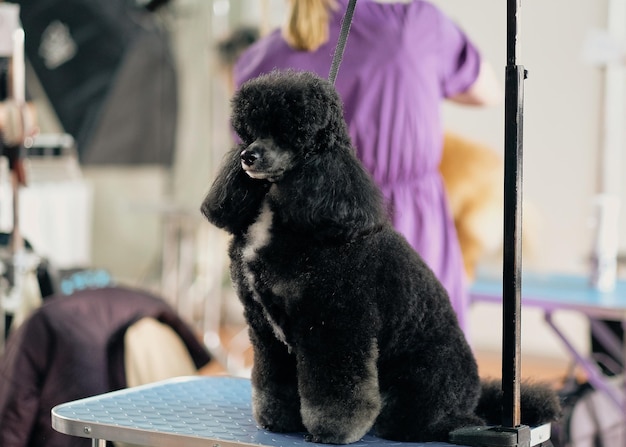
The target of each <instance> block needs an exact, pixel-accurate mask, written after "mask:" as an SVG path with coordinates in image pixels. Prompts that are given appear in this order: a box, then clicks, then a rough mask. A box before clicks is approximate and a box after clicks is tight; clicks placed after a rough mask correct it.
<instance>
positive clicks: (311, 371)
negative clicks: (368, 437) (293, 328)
mask: <svg viewBox="0 0 626 447" xmlns="http://www.w3.org/2000/svg"><path fill="white" fill-rule="evenodd" d="M344 340H345V339H344ZM377 361H378V349H377V344H376V342H375V340H374V339H370V340H369V341H365V344H364V345H362V346H360V347H358V348H356V349H355V346H354V345H348V344H345V345H342V339H341V338H337V339H335V340H333V341H332V342H330V343H329V344H326V346H317V347H312V350H311V351H309V352H306V353H304V355H299V356H298V375H299V383H300V398H301V412H302V420H303V422H304V425H305V427H306V429H307V431H308V432H309V435H308V437H307V440H309V441H313V442H319V443H325V444H349V443H352V442H356V441H358V440H359V439H361V438H362V437H363V436H364V435H365V434H366V433H367V432H368V430H369V429H370V428H371V427H372V425H373V424H374V422H375V420H376V417H377V416H378V414H379V413H380V409H381V405H382V404H381V399H380V393H379V388H378V372H377Z"/></svg>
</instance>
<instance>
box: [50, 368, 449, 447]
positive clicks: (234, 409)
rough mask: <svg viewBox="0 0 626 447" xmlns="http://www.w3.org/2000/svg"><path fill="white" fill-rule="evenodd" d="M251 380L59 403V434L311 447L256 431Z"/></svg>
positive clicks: (370, 440) (169, 385)
mask: <svg viewBox="0 0 626 447" xmlns="http://www.w3.org/2000/svg"><path fill="white" fill-rule="evenodd" d="M250 400H251V387H250V381H249V380H248V379H239V378H232V377H181V378H177V379H170V380H166V381H163V382H157V383H155V384H150V385H144V386H140V387H136V388H129V389H125V390H120V391H115V392H112V393H107V394H102V395H99V396H94V397H89V398H86V399H81V400H77V401H73V402H68V403H65V404H61V405H58V406H56V407H54V408H53V409H52V426H53V428H54V429H55V430H57V431H59V432H61V433H65V434H68V435H73V436H81V437H86V438H92V439H106V440H109V441H121V442H129V443H135V444H141V445H147V446H153V447H170V446H172V447H196V446H198V447H207V446H209V447H233V446H242V445H253V446H259V445H263V446H271V447H300V446H306V447H311V446H314V445H315V444H312V443H309V442H306V441H304V434H303V433H293V434H277V433H271V432H268V431H265V430H262V429H260V428H258V427H257V425H256V424H255V422H254V420H253V418H252V410H251V402H250ZM351 445H352V446H354V447H370V446H377V447H392V446H398V445H402V446H404V447H417V446H425V445H428V446H429V447H443V446H450V445H451V444H445V443H428V444H420V443H399V442H394V441H387V440H384V439H380V438H377V437H374V436H371V435H367V436H365V437H364V438H363V439H362V440H360V441H358V442H356V443H354V444H351Z"/></svg>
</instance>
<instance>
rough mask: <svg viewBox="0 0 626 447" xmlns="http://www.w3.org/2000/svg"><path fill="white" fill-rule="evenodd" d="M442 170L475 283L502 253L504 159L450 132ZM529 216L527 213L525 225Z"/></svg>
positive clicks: (487, 147) (464, 253) (489, 148)
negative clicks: (489, 260) (485, 263)
mask: <svg viewBox="0 0 626 447" xmlns="http://www.w3.org/2000/svg"><path fill="white" fill-rule="evenodd" d="M439 170H440V172H441V174H442V175H443V179H444V183H445V187H446V190H447V193H448V199H449V203H450V208H451V210H452V215H453V217H454V224H455V226H456V229H457V233H458V237H459V242H460V244H461V251H462V252H463V261H464V264H465V272H466V274H467V277H468V279H469V280H470V281H472V280H473V279H474V277H475V275H476V267H477V265H478V263H479V262H480V261H481V260H483V259H484V258H485V257H487V256H489V255H495V254H499V255H501V253H502V242H503V220H504V196H503V194H504V161H503V157H502V155H501V154H499V153H498V152H497V151H496V150H494V149H493V148H491V147H489V146H486V145H484V144H481V143H478V142H476V141H472V140H470V139H467V138H465V137H462V136H460V135H457V134H454V133H451V132H446V134H445V138H444V148H443V156H442V159H441V165H440V167H439ZM527 214H528V213H526V210H524V223H526V221H527V218H526V215H527ZM531 214H532V213H531ZM528 233H532V229H530V231H527V230H526V229H525V230H524V239H523V241H524V242H523V245H524V249H525V250H526V249H527V248H529V241H527V240H526V239H527V237H526V236H527V234H528Z"/></svg>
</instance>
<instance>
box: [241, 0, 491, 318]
mask: <svg viewBox="0 0 626 447" xmlns="http://www.w3.org/2000/svg"><path fill="white" fill-rule="evenodd" d="M339 5H340V8H339V9H338V11H337V12H336V14H335V16H334V18H333V20H332V22H331V26H330V39H329V41H328V43H326V44H325V45H322V46H321V47H320V48H319V49H318V50H316V51H314V52H303V51H295V50H293V49H292V48H290V47H289V46H288V45H287V43H286V42H285V40H284V39H283V38H282V36H281V33H280V32H279V31H275V32H274V33H272V34H270V35H268V36H267V37H265V38H263V39H262V40H260V41H259V42H257V43H256V44H255V45H254V46H252V47H251V48H250V49H249V50H248V51H247V52H246V53H244V55H243V56H242V57H241V59H240V60H239V62H238V64H237V65H236V69H235V80H236V83H237V85H241V83H243V82H245V81H246V80H248V79H250V78H253V77H255V76H258V75H259V74H262V73H267V72H269V71H271V70H273V69H286V68H294V69H299V70H308V71H313V72H315V73H317V74H319V75H320V76H324V77H327V76H328V72H329V70H330V65H331V62H332V56H333V54H334V49H335V45H336V42H337V39H338V35H339V30H340V28H341V19H342V17H343V14H344V12H345V8H346V5H347V0H340V1H339ZM479 66H480V55H479V53H478V51H477V49H476V48H475V47H474V45H472V43H471V42H470V40H469V39H468V38H467V36H466V35H465V34H464V33H463V32H462V31H461V29H460V28H459V27H458V26H456V24H455V23H454V22H453V21H452V20H450V19H449V18H448V17H447V16H445V15H444V14H443V13H442V12H441V11H440V10H439V9H438V8H437V7H435V6H434V5H432V4H430V3H428V2H425V1H421V0H414V1H412V2H409V3H406V2H398V3H378V2H375V1H372V0H361V1H360V2H359V3H358V5H357V7H356V8H355V12H354V17H353V22H352V26H351V29H350V35H349V36H348V41H347V45H346V48H345V53H344V56H343V61H342V64H341V66H340V68H339V72H338V76H337V80H336V84H335V85H336V88H337V90H338V92H339V94H340V95H341V98H342V100H343V102H344V115H345V118H346V122H347V123H348V127H349V131H350V136H351V138H352V142H353V144H354V146H355V148H356V151H357V155H358V156H359V159H360V160H361V161H362V162H363V164H364V166H365V167H366V169H367V170H368V171H369V172H370V173H371V174H372V176H373V178H374V180H375V181H376V183H377V184H378V185H379V187H380V188H381V190H382V191H383V194H384V196H385V197H386V199H387V200H388V203H389V208H390V212H391V218H392V221H393V224H394V226H395V228H396V229H397V230H398V231H399V232H400V233H402V234H403V235H404V236H405V238H406V239H407V241H408V242H409V243H410V244H411V245H412V246H413V248H415V250H416V251H417V252H418V253H419V254H420V255H421V256H422V257H423V258H424V260H425V261H426V262H427V264H428V265H429V266H430V267H431V269H432V270H433V271H434V272H435V274H436V275H437V277H438V278H439V280H440V281H441V282H442V283H443V285H444V286H445V287H446V289H447V291H448V293H449V295H450V298H451V301H452V304H453V306H454V307H455V309H456V310H457V315H459V317H460V318H459V319H460V322H461V324H463V323H464V321H465V318H464V315H463V313H464V311H465V307H466V303H467V291H466V287H465V278H464V270H463V262H462V257H461V251H460V246H459V243H458V239H457V234H456V230H455V227H454V223H453V221H452V217H451V215H450V211H449V208H448V203H447V198H446V195H445V190H444V186H443V180H442V178H441V175H440V173H439V162H440V160H441V151H442V145H443V130H442V124H441V111H440V107H441V102H442V100H443V99H444V98H446V97H448V96H450V95H454V94H456V93H460V92H462V91H464V90H465V89H467V88H468V87H469V86H471V85H472V83H473V82H474V81H475V80H476V77H477V75H478V68H479Z"/></svg>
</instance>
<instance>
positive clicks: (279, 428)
mask: <svg viewBox="0 0 626 447" xmlns="http://www.w3.org/2000/svg"><path fill="white" fill-rule="evenodd" d="M255 419H256V421H257V423H258V424H259V426H260V427H261V428H262V429H264V430H267V431H271V432H275V433H296V432H302V431H304V430H305V429H304V425H302V419H301V418H300V417H299V415H285V414H282V413H281V414H276V413H274V414H272V415H269V414H258V413H256V412H255Z"/></svg>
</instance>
